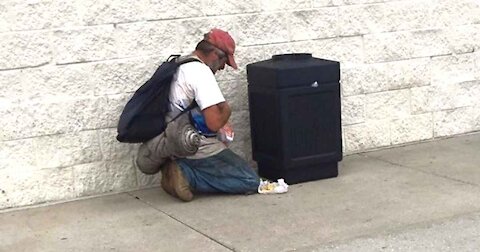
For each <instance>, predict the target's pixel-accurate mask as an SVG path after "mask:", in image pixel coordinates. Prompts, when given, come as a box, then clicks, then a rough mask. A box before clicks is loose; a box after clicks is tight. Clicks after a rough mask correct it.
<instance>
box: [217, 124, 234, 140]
mask: <svg viewBox="0 0 480 252" xmlns="http://www.w3.org/2000/svg"><path fill="white" fill-rule="evenodd" d="M218 136H219V140H220V141H222V142H223V143H224V144H228V143H230V142H232V141H233V137H234V136H235V132H233V127H232V124H230V123H229V122H227V124H225V126H223V127H222V128H221V129H219V130H218Z"/></svg>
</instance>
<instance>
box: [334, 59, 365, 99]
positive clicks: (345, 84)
mask: <svg viewBox="0 0 480 252" xmlns="http://www.w3.org/2000/svg"><path fill="white" fill-rule="evenodd" d="M367 77H368V76H367V75H366V73H365V67H364V66H363V65H356V66H347V67H342V66H341V65H340V88H341V90H342V95H343V96H344V97H348V96H354V95H360V94H365V88H364V87H363V85H365V81H369V80H368V79H367Z"/></svg>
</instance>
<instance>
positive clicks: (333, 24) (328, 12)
mask: <svg viewBox="0 0 480 252" xmlns="http://www.w3.org/2000/svg"><path fill="white" fill-rule="evenodd" d="M288 18H289V20H290V21H289V22H288V23H289V25H290V34H291V35H290V37H291V40H293V41H295V40H311V39H321V38H332V37H335V36H337V34H338V29H339V23H338V9H337V8H322V9H317V10H302V11H294V12H291V14H290V15H289V17H288Z"/></svg>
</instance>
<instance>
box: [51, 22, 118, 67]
mask: <svg viewBox="0 0 480 252" xmlns="http://www.w3.org/2000/svg"><path fill="white" fill-rule="evenodd" d="M53 40H54V42H53V43H54V45H55V62H56V63H57V64H67V63H77V62H89V61H99V60H108V59H114V58H116V57H119V56H122V55H120V53H119V51H120V49H119V48H120V46H119V41H118V40H117V39H116V34H115V28H114V26H113V25H103V26H93V27H82V28H75V29H73V28H72V29H63V30H55V31H54V32H53Z"/></svg>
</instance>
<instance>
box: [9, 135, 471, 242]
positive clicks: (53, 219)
mask: <svg viewBox="0 0 480 252" xmlns="http://www.w3.org/2000/svg"><path fill="white" fill-rule="evenodd" d="M479 154H480V133H475V134H469V135H463V136H457V137H454V138H449V139H443V140H437V141H432V142H426V143H420V144H414V145H408V146H403V147H397V148H392V149H386V150H380V151H374V152H368V153H362V154H356V155H351V156H347V157H345V158H344V160H343V161H342V162H341V163H340V168H339V172H340V174H339V176H338V177H337V178H333V179H325V180H318V181H313V182H308V183H302V184H296V185H292V186H290V188H289V192H288V193H286V194H281V195H250V196H243V195H201V196H197V197H196V199H195V200H194V201H192V202H189V203H183V202H180V201H178V200H176V199H174V198H172V197H170V196H168V195H167V194H165V193H164V192H163V191H162V190H161V189H160V188H152V189H146V190H140V191H134V192H128V193H122V194H116V195H109V196H102V197H96V198H91V199H84V200H78V201H73V202H68V203H61V204H55V205H51V206H45V207H36V208H30V209H22V210H17V211H3V212H0V251H478V250H479V249H478V248H480V197H479V196H480V155H479Z"/></svg>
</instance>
